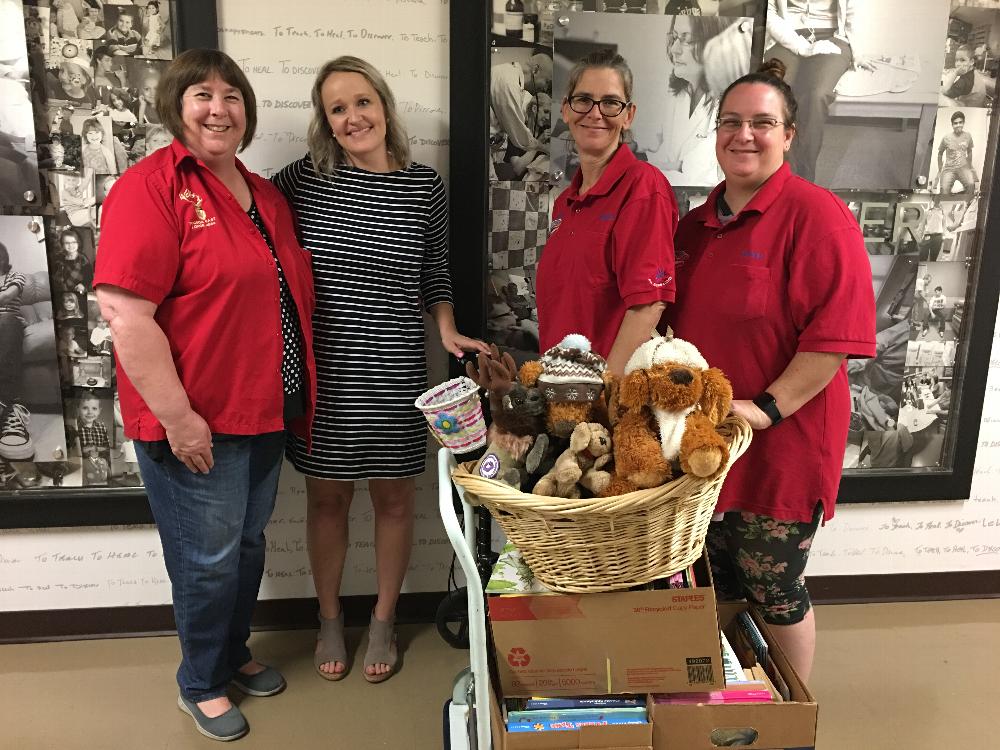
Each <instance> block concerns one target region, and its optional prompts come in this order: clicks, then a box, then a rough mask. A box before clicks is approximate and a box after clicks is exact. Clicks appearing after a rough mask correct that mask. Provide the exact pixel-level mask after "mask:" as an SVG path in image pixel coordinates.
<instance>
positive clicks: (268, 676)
mask: <svg viewBox="0 0 1000 750" xmlns="http://www.w3.org/2000/svg"><path fill="white" fill-rule="evenodd" d="M230 682H232V683H233V684H234V685H235V686H236V687H237V688H239V689H240V690H241V691H243V692H244V693H246V694H247V695H255V696H257V697H258V698H266V697H267V696H269V695H277V694H278V693H280V692H281V691H282V690H284V689H285V686H286V685H288V683H287V682H285V678H284V677H282V676H281V672H279V671H278V670H277V669H275V668H274V667H264V671H263V672H258V673H257V674H243V673H242V672H237V673H236V674H234V675H233V678H232V680H230Z"/></svg>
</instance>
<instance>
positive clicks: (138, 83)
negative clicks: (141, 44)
mask: <svg viewBox="0 0 1000 750" xmlns="http://www.w3.org/2000/svg"><path fill="white" fill-rule="evenodd" d="M124 64H125V68H126V70H127V71H128V73H127V75H128V80H129V81H130V82H131V86H132V91H131V93H132V95H133V97H134V101H133V107H132V112H133V114H135V116H136V121H137V124H138V125H139V126H140V127H141V126H146V125H159V124H160V117H159V115H158V114H157V113H156V87H157V86H158V85H159V83H160V76H161V75H162V73H163V69H164V68H166V66H167V65H168V64H169V63H168V61H166V60H147V59H145V58H141V57H135V58H131V59H127V60H125V61H124Z"/></svg>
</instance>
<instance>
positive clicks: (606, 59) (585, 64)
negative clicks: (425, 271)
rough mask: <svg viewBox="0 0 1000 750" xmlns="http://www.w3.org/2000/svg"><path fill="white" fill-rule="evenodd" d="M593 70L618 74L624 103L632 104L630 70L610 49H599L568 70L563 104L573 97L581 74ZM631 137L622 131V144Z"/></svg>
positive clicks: (625, 131)
mask: <svg viewBox="0 0 1000 750" xmlns="http://www.w3.org/2000/svg"><path fill="white" fill-rule="evenodd" d="M595 68H596V69H599V68H608V69H610V70H613V71H615V72H616V73H617V74H618V77H619V78H621V79H622V89H623V90H624V92H625V101H627V102H628V103H629V104H632V69H631V68H630V67H629V66H628V63H627V62H625V58H624V57H622V56H621V55H619V54H618V53H617V52H615V51H614V50H613V49H610V48H608V49H599V50H597V51H595V52H591V53H590V54H589V55H587V56H586V57H584V58H583V59H581V60H578V61H577V63H576V65H574V66H573V67H572V68H571V69H570V71H569V82H568V83H567V84H566V95H565V96H564V97H563V102H567V101H568V100H569V98H570V97H571V96H572V95H573V91H574V90H575V89H576V87H577V85H579V83H580V79H581V78H583V74H584V73H585V72H587V71H588V70H594V69H595ZM622 111H624V110H622ZM631 136H632V132H631V131H630V130H626V129H623V130H622V133H621V140H622V142H623V143H624V142H625V141H628V140H629V139H630V138H631Z"/></svg>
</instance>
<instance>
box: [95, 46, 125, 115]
mask: <svg viewBox="0 0 1000 750" xmlns="http://www.w3.org/2000/svg"><path fill="white" fill-rule="evenodd" d="M91 61H92V67H93V71H94V86H95V87H96V89H97V99H98V101H99V102H100V103H101V104H105V105H110V104H111V98H110V94H111V92H112V91H115V90H122V89H127V88H128V87H129V78H128V69H127V67H126V65H125V63H126V59H123V58H121V57H116V56H115V55H114V54H112V52H111V49H110V48H109V47H108V46H107V45H106V44H99V45H98V46H95V47H94V51H93V53H92V54H91Z"/></svg>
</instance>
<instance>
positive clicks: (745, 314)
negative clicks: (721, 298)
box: [723, 266, 771, 321]
mask: <svg viewBox="0 0 1000 750" xmlns="http://www.w3.org/2000/svg"><path fill="white" fill-rule="evenodd" d="M732 280H733V287H732V290H733V292H734V293H735V294H733V295H732V296H730V298H729V300H727V301H726V302H724V303H723V305H724V306H726V307H728V308H729V309H730V310H731V313H732V315H733V317H734V318H735V319H736V320H738V321H746V320H754V319H756V318H760V317H763V315H764V314H765V313H766V312H767V302H768V299H769V297H770V295H771V269H770V268H762V267H761V266H733V267H732Z"/></svg>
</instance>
